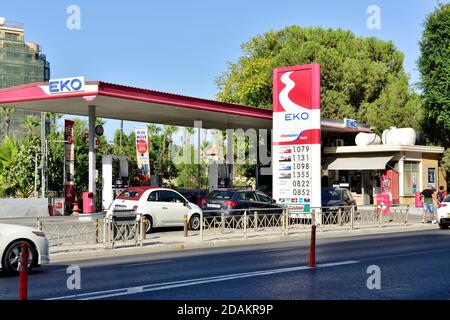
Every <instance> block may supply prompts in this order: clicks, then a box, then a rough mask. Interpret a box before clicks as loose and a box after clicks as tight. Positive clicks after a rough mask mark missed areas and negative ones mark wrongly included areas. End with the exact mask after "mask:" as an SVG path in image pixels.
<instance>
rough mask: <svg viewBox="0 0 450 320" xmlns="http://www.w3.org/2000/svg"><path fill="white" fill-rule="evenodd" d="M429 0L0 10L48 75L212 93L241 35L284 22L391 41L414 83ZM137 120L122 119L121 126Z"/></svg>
mask: <svg viewBox="0 0 450 320" xmlns="http://www.w3.org/2000/svg"><path fill="white" fill-rule="evenodd" d="M444 2H445V1H444ZM436 3H437V2H436V1H435V0H414V1H411V0H394V1H393V0H369V1H367V0H340V1H331V0H314V1H310V0H308V1H304V0H293V1H292V0H285V1H282V2H281V1H273V0H272V1H266V0H245V1H243V0H239V1H238V0H226V1H225V0H224V1H222V0H214V1H211V0H209V1H208V0H190V1H186V0H184V1H183V0H179V1H174V0H172V1H170V0H169V1H154V0H150V1H149V0H146V1H139V0H128V1H105V0H95V1H84V0H72V1H63V0H53V1H50V0H47V1H45V0H41V1H29V0H28V1H24V0H14V1H11V0H7V1H5V0H0V16H2V17H5V18H6V19H7V20H8V21H17V22H22V23H24V27H25V39H26V41H30V42H36V43H39V44H40V45H42V50H43V53H44V54H46V56H47V59H48V60H49V61H50V63H51V76H52V78H63V77H70V76H81V75H83V76H85V78H86V79H88V80H99V81H106V82H113V83H119V84H124V85H129V86H136V87H142V88H148V89H152V90H158V91H164V92H170V93H178V94H183V95H188V96H195V97H201V98H206V99H214V98H215V94H216V93H217V88H216V86H215V84H214V80H215V78H216V77H217V76H219V75H221V74H222V73H223V72H225V71H226V70H227V63H228V62H229V61H231V62H235V61H237V59H238V58H239V56H240V55H242V51H241V50H240V45H241V44H242V43H243V42H246V41H248V40H249V39H250V38H252V37H253V36H255V35H258V34H262V33H264V32H266V31H269V30H279V29H282V28H284V27H286V26H290V25H299V26H301V27H307V26H320V27H324V28H342V29H346V30H351V31H352V32H353V33H355V34H356V35H358V36H363V37H367V36H375V37H377V38H380V39H383V40H391V41H393V42H394V44H395V45H396V47H397V48H398V49H399V50H401V51H402V52H403V53H404V54H405V60H404V67H405V70H406V72H407V73H408V74H409V75H410V84H414V83H416V82H417V81H419V73H418V70H417V64H416V62H417V59H418V57H419V54H420V52H419V46H418V42H419V40H420V38H421V33H422V29H423V22H424V19H425V18H426V16H427V14H429V13H431V12H432V11H433V10H434V8H435V6H436ZM71 5H76V6H78V7H79V9H80V13H81V15H80V28H79V29H69V28H68V27H67V20H68V19H69V18H70V16H71V15H70V13H67V9H68V7H69V6H71ZM371 5H375V6H377V7H378V8H379V9H380V28H379V29H373V28H372V29H369V28H368V27H367V20H368V19H369V17H370V15H371V14H372V12H370V13H367V9H368V7H369V6H371ZM137 125H139V124H137V123H133V122H125V131H126V132H127V133H129V132H131V131H132V130H134V127H135V126H137ZM118 128H119V121H117V120H107V121H106V125H105V134H106V136H107V138H108V140H111V139H112V137H113V134H114V131H115V130H117V129H118ZM178 139H179V137H178ZM175 141H177V139H175Z"/></svg>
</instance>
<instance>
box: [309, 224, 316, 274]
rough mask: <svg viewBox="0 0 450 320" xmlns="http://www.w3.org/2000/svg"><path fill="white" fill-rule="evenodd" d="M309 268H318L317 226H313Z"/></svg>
mask: <svg viewBox="0 0 450 320" xmlns="http://www.w3.org/2000/svg"><path fill="white" fill-rule="evenodd" d="M309 267H310V268H315V267H316V226H315V225H312V226H311V245H310V247H309Z"/></svg>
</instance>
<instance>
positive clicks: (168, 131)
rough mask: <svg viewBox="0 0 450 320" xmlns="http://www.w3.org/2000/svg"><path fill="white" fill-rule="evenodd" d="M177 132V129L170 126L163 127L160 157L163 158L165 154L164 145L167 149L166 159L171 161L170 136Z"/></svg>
mask: <svg viewBox="0 0 450 320" xmlns="http://www.w3.org/2000/svg"><path fill="white" fill-rule="evenodd" d="M177 131H178V128H177V127H175V126H172V125H167V126H164V129H163V145H162V148H163V150H162V156H163V157H164V155H165V152H166V144H167V147H168V152H167V155H168V156H167V159H172V143H173V140H172V135H173V134H174V133H175V132H177Z"/></svg>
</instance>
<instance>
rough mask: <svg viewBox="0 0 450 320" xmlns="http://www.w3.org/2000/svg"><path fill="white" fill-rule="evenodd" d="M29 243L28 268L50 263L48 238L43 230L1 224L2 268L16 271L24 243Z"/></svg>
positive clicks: (10, 271) (0, 267) (0, 250)
mask: <svg viewBox="0 0 450 320" xmlns="http://www.w3.org/2000/svg"><path fill="white" fill-rule="evenodd" d="M24 242H25V243H27V244H28V245H29V261H30V264H29V266H28V270H31V268H33V267H38V266H40V265H43V264H48V263H49V257H48V240H47V238H46V237H45V234H44V233H43V232H42V231H39V230H37V229H34V228H30V227H24V226H17V225H11V224H0V258H1V259H0V269H2V271H4V272H6V273H16V272H17V270H18V265H19V256H20V251H21V245H22V243H24Z"/></svg>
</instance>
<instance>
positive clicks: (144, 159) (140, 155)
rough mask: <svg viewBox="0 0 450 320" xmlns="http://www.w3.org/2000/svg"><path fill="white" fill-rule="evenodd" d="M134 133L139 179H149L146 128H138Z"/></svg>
mask: <svg viewBox="0 0 450 320" xmlns="http://www.w3.org/2000/svg"><path fill="white" fill-rule="evenodd" d="M135 133H136V160H137V166H138V168H139V181H141V182H143V181H149V180H150V157H149V154H148V130H147V128H139V129H136V130H135Z"/></svg>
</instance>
